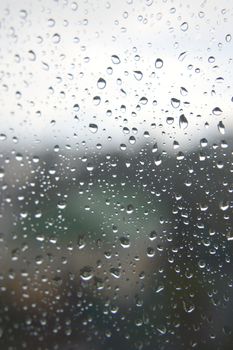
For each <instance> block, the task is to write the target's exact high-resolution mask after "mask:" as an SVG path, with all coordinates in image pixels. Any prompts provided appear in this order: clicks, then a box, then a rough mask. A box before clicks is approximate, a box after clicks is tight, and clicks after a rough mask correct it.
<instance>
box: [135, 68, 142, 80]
mask: <svg viewBox="0 0 233 350" xmlns="http://www.w3.org/2000/svg"><path fill="white" fill-rule="evenodd" d="M133 75H134V77H135V79H136V80H142V77H143V74H142V72H141V71H140V70H135V71H134V72H133Z"/></svg>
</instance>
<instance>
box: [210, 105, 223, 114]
mask: <svg viewBox="0 0 233 350" xmlns="http://www.w3.org/2000/svg"><path fill="white" fill-rule="evenodd" d="M212 113H213V114H214V115H217V116H218V115H220V114H222V110H221V108H219V107H215V108H214V109H213V110H212Z"/></svg>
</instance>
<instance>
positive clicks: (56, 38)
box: [52, 33, 61, 44]
mask: <svg viewBox="0 0 233 350" xmlns="http://www.w3.org/2000/svg"><path fill="white" fill-rule="evenodd" d="M60 41H61V37H60V35H59V34H58V33H56V34H53V36H52V42H53V43H54V44H58V43H59V42H60Z"/></svg>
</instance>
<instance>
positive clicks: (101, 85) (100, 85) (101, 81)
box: [97, 78, 106, 89]
mask: <svg viewBox="0 0 233 350" xmlns="http://www.w3.org/2000/svg"><path fill="white" fill-rule="evenodd" d="M97 86H98V88H99V89H104V88H105V86H106V81H105V80H104V79H103V78H99V80H98V81H97Z"/></svg>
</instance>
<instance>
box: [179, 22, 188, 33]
mask: <svg viewBox="0 0 233 350" xmlns="http://www.w3.org/2000/svg"><path fill="white" fill-rule="evenodd" d="M188 27H189V25H188V23H187V22H183V23H182V24H181V25H180V29H181V30H182V32H186V30H188Z"/></svg>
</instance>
